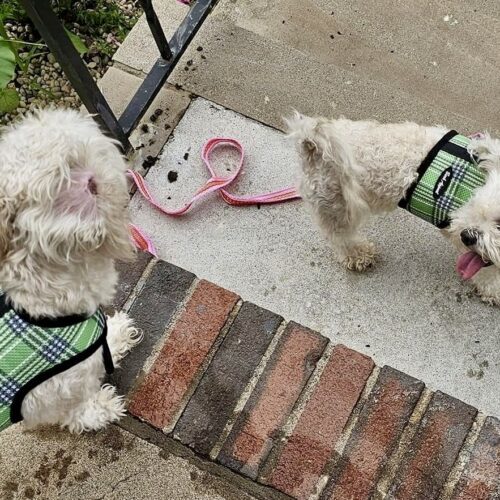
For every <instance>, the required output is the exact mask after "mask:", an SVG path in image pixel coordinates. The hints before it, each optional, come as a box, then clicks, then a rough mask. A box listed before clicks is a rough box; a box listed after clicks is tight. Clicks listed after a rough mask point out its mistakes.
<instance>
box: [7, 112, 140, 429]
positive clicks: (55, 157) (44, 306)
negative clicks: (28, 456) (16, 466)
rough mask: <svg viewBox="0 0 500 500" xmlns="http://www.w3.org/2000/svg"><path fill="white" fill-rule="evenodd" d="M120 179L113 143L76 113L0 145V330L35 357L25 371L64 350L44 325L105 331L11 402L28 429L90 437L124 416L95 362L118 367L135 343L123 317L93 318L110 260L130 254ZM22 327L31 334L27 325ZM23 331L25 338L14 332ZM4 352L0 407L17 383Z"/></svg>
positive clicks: (40, 122) (103, 297) (14, 132)
mask: <svg viewBox="0 0 500 500" xmlns="http://www.w3.org/2000/svg"><path fill="white" fill-rule="evenodd" d="M125 170H126V169H125V162H124V159H123V158H122V155H121V154H120V152H119V150H118V148H117V147H116V144H115V141H113V140H111V139H109V138H107V137H106V136H104V135H103V134H102V133H101V132H100V130H99V128H98V127H97V125H96V124H95V122H94V121H93V120H92V118H90V117H84V116H83V115H81V114H80V113H77V112H75V111H67V110H49V111H43V112H39V113H37V114H35V115H31V116H28V117H27V118H25V119H24V120H22V121H21V122H20V123H18V124H16V125H13V126H11V127H10V128H8V129H6V130H5V131H4V133H3V134H2V136H1V138H0V288H1V289H2V291H3V294H4V295H3V299H2V300H3V301H4V311H3V312H4V313H5V314H7V315H8V314H10V316H5V314H4V316H3V318H4V321H3V323H2V328H3V327H4V326H5V325H10V326H12V325H13V330H12V331H13V333H12V335H19V338H22V336H23V335H25V338H23V341H25V343H24V344H23V345H24V347H23V348H24V349H25V350H26V349H27V348H28V347H30V348H32V349H33V352H31V354H30V356H33V360H34V361H33V362H31V361H29V363H30V365H29V366H27V367H25V368H26V369H30V370H31V369H32V368H33V363H34V362H38V361H40V362H47V360H49V361H51V362H54V361H57V360H58V358H59V357H60V355H61V352H62V351H63V350H64V346H66V344H65V343H64V342H65V341H61V340H60V339H57V338H56V336H57V335H59V333H60V332H61V331H62V330H61V329H58V328H52V329H50V328H49V329H48V330H43V329H40V328H39V327H40V326H43V324H44V323H47V324H48V325H51V324H52V323H54V324H56V325H61V320H62V322H63V323H64V322H67V324H69V325H73V324H74V321H73V320H74V318H75V317H76V319H77V320H78V318H80V319H83V320H85V319H86V318H89V317H93V318H97V319H96V320H95V321H94V320H93V323H91V325H93V327H96V325H97V326H100V327H101V329H102V330H103V331H104V325H105V324H106V323H107V341H106V339H105V336H103V338H104V343H102V344H99V345H98V346H97V350H96V347H95V346H96V345H97V344H95V345H94V348H93V354H91V355H88V356H86V357H84V359H82V360H81V361H80V362H78V363H77V364H74V363H73V364H72V366H71V367H70V368H68V369H65V370H64V371H62V372H59V373H57V374H55V375H54V376H52V377H51V378H48V379H47V380H45V381H42V382H41V383H34V384H32V385H29V384H28V385H26V386H25V387H28V388H30V390H29V392H27V393H26V394H25V395H24V396H23V397H22V398H20V399H19V401H18V402H19V404H20V406H19V410H20V412H21V417H20V418H22V419H23V420H24V424H25V425H26V426H27V427H28V428H32V427H34V426H37V425H41V424H59V425H61V426H63V427H67V428H68V429H69V430H70V431H71V432H82V431H89V430H95V429H100V428H102V427H104V426H105V425H106V424H107V423H109V422H113V421H116V420H117V419H118V418H119V417H121V416H122V415H123V414H124V401H123V398H122V397H121V396H118V395H117V394H116V393H115V388H114V387H112V386H110V385H102V380H103V378H104V374H105V363H104V362H103V361H104V360H106V355H107V356H108V362H109V361H110V357H112V361H113V362H114V363H115V364H116V363H117V362H118V361H119V360H120V359H121V358H122V357H123V356H124V355H125V354H126V353H127V352H128V351H129V350H130V349H131V348H132V347H133V346H134V345H135V344H137V343H138V342H139V341H140V340H141V335H140V333H139V332H138V331H137V329H135V328H134V327H133V326H132V322H131V320H130V319H129V318H128V317H127V316H126V315H125V314H123V313H117V314H116V315H115V316H114V317H112V318H109V319H108V320H107V321H106V320H105V319H104V316H103V314H102V313H100V316H99V314H98V313H96V311H100V307H101V306H104V305H106V304H109V303H110V301H111V300H112V298H113V295H114V291H115V286H116V283H117V273H116V271H115V268H114V260H115V259H130V258H132V257H133V255H134V250H133V246H132V243H131V241H130V237H129V230H128V216H127V209H126V206H127V204H128V199H129V198H128V188H127V181H126V174H125ZM92 315H94V316H92ZM5 318H7V319H5ZM99 318H101V319H99ZM29 319H33V321H34V323H35V326H36V325H38V326H36V327H33V326H29V325H28V324H27V323H25V321H26V322H27V321H28V320H29ZM72 321H73V322H72ZM51 322H52V323H51ZM58 322H59V323H58ZM85 324H86V323H85ZM45 326H47V325H45ZM6 328H7V327H6ZM71 328H77V327H71ZM30 329H33V332H31V333H30V335H31V336H28V334H27V333H26V334H23V333H22V332H24V331H28V332H29V331H30ZM3 334H4V335H3V336H2V331H0V339H1V341H2V342H4V343H7V344H8V342H10V339H11V338H12V335H10V334H9V333H8V332H7V333H5V332H3ZM51 335H53V336H54V338H51ZM37 336H38V337H42V338H41V340H40V339H39V338H38V337H37ZM37 342H40V343H41V344H43V343H44V342H45V344H43V345H45V347H44V348H43V349H42V350H40V349H41V348H39V346H38V344H37ZM100 342H101V341H100ZM75 344H76V340H75ZM70 347H71V348H73V346H70ZM91 347H92V346H91ZM9 349H10V348H9ZM9 349H7V348H6V347H5V344H0V368H1V369H0V405H1V404H4V406H5V405H7V404H9V401H10V399H12V396H15V392H16V391H18V390H19V387H18V386H16V384H15V380H14V381H12V380H11V379H10V378H9V376H8V374H5V373H2V370H3V368H2V359H3V358H5V356H8V350H9ZM19 349H21V348H19ZM28 351H29V349H28ZM20 352H24V351H20ZM72 352H73V351H72ZM89 352H90V351H89ZM17 362H19V363H23V362H24V363H26V360H22V359H21V360H17ZM5 363H7V364H8V357H7V361H6V362H5ZM14 368H15V367H14ZM18 375H19V370H18ZM44 378H46V377H44ZM9 398H10V399H9ZM0 409H1V407H0ZM4 413H5V412H4ZM0 414H1V413H0ZM18 420H19V418H18ZM13 421H15V420H13ZM4 423H5V422H4ZM10 423H12V422H10V421H8V420H7V424H10ZM1 428H2V427H1V422H0V429H1Z"/></svg>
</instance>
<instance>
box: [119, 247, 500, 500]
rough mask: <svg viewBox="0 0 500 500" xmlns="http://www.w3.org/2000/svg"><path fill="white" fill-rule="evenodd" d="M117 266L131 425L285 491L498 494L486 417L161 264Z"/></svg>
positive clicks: (494, 440) (493, 439)
mask: <svg viewBox="0 0 500 500" xmlns="http://www.w3.org/2000/svg"><path fill="white" fill-rule="evenodd" d="M119 271H120V276H121V281H120V286H119V292H118V294H117V297H116V299H115V304H114V307H115V308H124V309H125V310H127V311H129V313H130V315H131V316H132V317H133V318H134V319H135V321H136V324H137V326H138V327H139V328H141V329H142V330H143V331H144V333H145V340H144V341H143V343H142V344H141V345H140V346H139V347H138V348H136V349H135V350H134V351H133V352H132V354H131V355H130V356H129V357H127V358H126V359H125V360H124V362H123V363H122V369H121V370H119V371H118V372H117V374H116V375H115V380H114V382H115V383H116V384H117V385H118V387H119V389H120V390H121V391H122V392H125V393H127V394H128V402H129V404H128V411H129V413H130V414H131V415H132V416H134V417H135V418H137V419H138V420H140V421H141V422H143V423H144V425H148V426H150V427H152V428H153V429H157V431H158V432H162V433H164V434H167V435H169V436H171V437H173V438H174V439H176V440H178V441H180V442H181V443H183V444H184V445H186V446H188V447H190V448H192V449H193V450H194V451H195V452H196V453H197V454H199V455H200V456H205V457H207V458H209V459H211V460H214V461H215V462H217V463H219V464H221V465H222V466H224V467H227V468H229V469H232V470H234V471H236V472H238V473H239V474H242V475H244V476H246V477H248V478H250V479H252V480H254V481H257V482H259V483H261V484H264V485H267V486H269V487H272V488H274V489H275V490H278V491H280V492H283V493H285V494H286V495H289V496H290V497H292V498H296V499H307V498H311V497H313V498H321V499H322V500H327V499H342V500H343V499H353V500H362V499H370V498H393V499H410V498H411V499H425V500H432V499H438V498H443V499H444V498H446V499H464V500H465V499H467V500H472V499H474V500H481V499H500V421H499V420H498V419H496V418H494V417H487V418H484V416H481V415H478V412H477V410H476V409H475V408H472V407H471V406H469V405H467V404H465V403H463V402H461V401H459V400H457V399H455V398H452V397H451V396H448V395H446V394H443V393H441V392H434V393H433V392H431V391H429V390H428V389H426V388H425V386H424V383H423V382H421V381H419V380H416V379H414V378H413V377H410V376H408V375H406V374H404V373H401V372H399V371H397V370H395V369H393V368H391V367H388V366H384V367H382V368H378V367H376V366H375V364H374V362H373V361H372V360H371V359H370V358H369V357H367V356H365V355H363V354H360V353H358V352H355V351H353V350H351V349H348V348H347V347H345V346H342V345H335V346H333V345H331V344H330V342H329V341H328V339H327V338H325V337H323V336H321V335H320V334H319V333H317V332H313V331H311V330H309V329H307V328H305V327H303V326H301V325H298V324H296V323H293V322H289V323H287V322H285V321H284V320H283V318H281V317H280V316H278V315H276V314H274V313H272V312H270V311H267V310H265V309H262V308H261V307H258V306H256V305H254V304H251V303H248V302H243V301H242V300H241V299H240V298H239V297H238V296H237V295H236V294H234V293H232V292H230V291H228V290H224V289H222V288H220V287H218V286H216V285H214V284H212V283H208V282H207V281H204V280H197V278H196V277H195V276H194V275H193V274H191V273H189V272H187V271H184V270H182V269H180V268H178V267H176V266H173V265H171V264H169V263H167V262H164V261H157V260H152V259H151V258H150V257H149V256H146V255H145V254H141V255H140V256H139V257H138V259H137V261H136V262H134V263H133V264H128V265H124V264H120V265H119Z"/></svg>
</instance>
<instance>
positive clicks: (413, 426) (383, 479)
mask: <svg viewBox="0 0 500 500" xmlns="http://www.w3.org/2000/svg"><path fill="white" fill-rule="evenodd" d="M432 395H433V392H432V391H431V390H430V389H427V388H426V387H424V389H423V390H422V394H421V395H420V398H419V400H418V401H417V404H416V405H415V408H414V409H413V412H412V414H411V416H410V419H409V420H408V423H407V424H406V427H405V429H404V430H403V433H402V434H401V438H400V439H399V443H398V446H397V447H396V449H395V450H394V452H393V453H392V455H391V456H390V457H389V460H388V461H387V463H386V465H385V467H384V468H383V470H382V472H381V474H380V478H379V480H378V483H377V486H376V490H375V493H374V494H373V499H374V500H384V499H385V498H387V495H388V492H389V489H390V487H391V485H392V483H393V481H394V478H395V476H396V473H397V471H398V469H399V466H400V465H401V462H402V460H403V458H404V456H405V455H406V453H407V451H408V449H409V446H410V444H411V442H412V440H413V438H414V437H415V434H416V432H417V430H418V427H419V425H420V423H421V421H422V418H423V416H424V415H425V412H426V411H427V407H428V406H429V403H430V401H431V398H432Z"/></svg>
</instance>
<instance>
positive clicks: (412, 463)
mask: <svg viewBox="0 0 500 500" xmlns="http://www.w3.org/2000/svg"><path fill="white" fill-rule="evenodd" d="M475 416H476V409H475V408H472V407H471V406H469V405H466V404H465V403H463V402H462V401H459V400H458V399H455V398H452V397H451V396H448V395H446V394H443V393H441V392H436V393H435V394H434V395H433V396H432V399H431V401H430V403H429V406H428V408H427V410H426V412H425V414H424V416H423V418H422V421H421V422H420V425H419V427H418V429H417V432H416V433H415V436H414V438H413V440H412V442H411V443H410V446H409V449H408V451H407V453H406V454H405V456H404V457H403V460H402V462H401V466H400V467H399V470H398V471H397V472H396V477H395V480H394V483H393V485H392V487H391V489H390V493H389V497H390V498H401V499H407V498H415V499H420V498H422V499H423V498H425V499H426V500H433V499H435V498H438V497H439V494H440V492H441V489H442V488H443V485H444V483H445V481H446V479H447V477H448V475H449V473H450V471H451V468H452V467H453V464H454V463H455V461H456V459H457V456H458V454H459V452H460V449H461V447H462V445H463V443H464V440H465V438H466V436H467V434H468V432H469V430H470V428H471V426H472V423H473V421H474V418H475Z"/></svg>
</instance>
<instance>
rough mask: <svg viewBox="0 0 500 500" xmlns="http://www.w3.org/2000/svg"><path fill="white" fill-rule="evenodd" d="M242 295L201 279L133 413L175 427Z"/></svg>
mask: <svg viewBox="0 0 500 500" xmlns="http://www.w3.org/2000/svg"><path fill="white" fill-rule="evenodd" d="M237 300H238V296H237V295H235V294H234V293H232V292H229V291H227V290H224V289H223V288H219V287H218V286H216V285H213V284H211V283H208V282H206V281H200V282H199V283H198V285H197V287H196V289H195V290H194V292H193V295H192V296H191V298H190V299H189V301H188V303H187V305H186V308H185V310H184V311H183V313H182V314H181V316H180V318H179V319H178V320H177V322H176V323H175V325H174V326H173V329H172V331H171V333H170V336H169V337H168V338H167V340H166V342H165V344H164V345H163V348H162V350H161V352H160V354H159V355H158V357H157V359H156V360H155V363H154V364H153V367H152V368H151V371H150V372H149V373H148V375H147V376H146V377H145V379H144V381H143V383H142V384H141V385H140V387H139V388H138V390H137V391H136V392H135V394H134V396H133V398H132V401H131V403H130V405H129V412H130V413H132V414H133V415H135V416H137V417H139V418H141V419H143V420H145V421H147V422H149V423H150V424H152V425H154V426H155V427H158V428H160V429H163V428H166V427H171V426H172V425H173V424H175V422H174V418H175V417H176V415H177V413H178V412H179V410H180V409H182V405H183V403H184V400H185V397H186V395H187V394H188V393H189V390H190V388H192V385H193V381H195V380H196V378H197V375H198V373H199V370H200V368H201V366H202V364H203V361H204V360H205V358H206V356H207V354H208V352H209V350H210V348H211V347H212V345H213V343H214V342H215V340H216V338H217V336H218V334H219V331H220V329H221V328H222V327H223V326H224V324H225V322H226V320H227V317H228V315H229V313H230V312H231V310H232V309H233V308H234V306H235V304H236V302H237Z"/></svg>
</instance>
